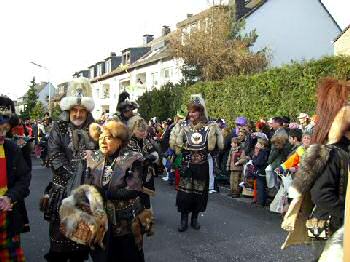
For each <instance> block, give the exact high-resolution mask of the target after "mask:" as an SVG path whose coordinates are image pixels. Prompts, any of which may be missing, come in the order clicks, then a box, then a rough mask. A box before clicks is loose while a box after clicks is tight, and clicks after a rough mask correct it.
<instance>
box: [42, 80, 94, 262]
mask: <svg viewBox="0 0 350 262" xmlns="http://www.w3.org/2000/svg"><path fill="white" fill-rule="evenodd" d="M94 106H95V104H94V100H93V99H92V97H91V86H90V82H89V80H88V79H86V78H77V79H74V80H73V81H71V82H70V83H69V86H68V90H67V96H66V97H64V98H62V100H61V101H60V107H61V110H62V111H63V112H62V114H61V115H60V119H61V120H60V121H58V122H57V123H55V124H54V126H53V128H52V130H51V132H50V135H49V140H48V153H49V163H50V166H51V168H52V172H53V179H52V188H51V189H50V192H49V201H48V203H49V205H48V207H43V209H44V210H45V211H44V212H45V219H47V220H48V221H49V222H50V228H49V230H50V232H49V234H50V251H49V253H48V254H46V255H45V259H46V260H47V261H59V262H64V261H68V260H69V261H84V260H86V259H88V249H87V248H86V247H85V246H82V245H78V244H76V243H74V242H73V241H71V240H69V239H67V238H66V237H64V236H63V235H62V233H61V232H60V218H59V214H58V210H59V207H60V205H61V202H62V199H63V198H65V197H66V196H67V195H69V194H70V192H71V190H73V189H74V188H76V187H77V186H79V185H81V184H83V183H84V171H85V170H86V161H85V160H84V150H87V149H94V148H95V147H96V144H95V142H93V141H92V140H91V139H90V137H89V134H88V128H89V125H90V124H91V123H92V122H93V118H92V115H91V111H92V110H93V109H94ZM46 191H47V190H46Z"/></svg>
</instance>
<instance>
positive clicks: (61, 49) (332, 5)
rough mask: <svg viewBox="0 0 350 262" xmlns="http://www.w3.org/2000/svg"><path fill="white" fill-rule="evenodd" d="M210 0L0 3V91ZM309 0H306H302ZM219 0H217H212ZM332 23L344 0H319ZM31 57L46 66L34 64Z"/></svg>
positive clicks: (14, 93) (53, 73)
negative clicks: (325, 8) (328, 13)
mask: <svg viewBox="0 0 350 262" xmlns="http://www.w3.org/2000/svg"><path fill="white" fill-rule="evenodd" d="M212 1H213V0H176V1H174V0H172V1H170V0H148V1H145V0H127V1H123V0H99V1H95V0H31V1H28V0H20V1H2V3H1V4H0V32H1V41H0V43H1V44H0V46H1V48H0V59H1V61H0V70H1V71H0V72H1V76H2V79H1V87H0V94H1V93H3V94H7V95H9V96H10V97H11V98H17V97H18V96H22V95H23V94H24V93H25V92H26V90H27V88H28V85H29V82H30V80H31V79H32V77H33V76H35V77H36V80H37V81H47V80H50V81H52V82H53V83H54V84H55V85H56V84H58V83H60V82H63V81H68V80H70V79H71V77H72V74H73V73H74V72H76V71H79V70H82V69H86V68H87V67H88V66H90V65H92V64H95V63H96V62H98V61H101V60H103V59H105V58H106V57H108V56H109V54H110V52H116V53H117V54H119V53H120V51H121V50H122V49H124V48H127V47H131V46H138V45H141V44H142V35H143V34H154V35H155V37H157V36H159V35H160V33H161V27H162V25H169V26H171V29H172V30H173V29H174V28H175V24H176V23H177V22H179V21H181V20H183V19H185V18H186V14H188V13H197V12H199V11H201V10H203V9H205V8H207V7H208V6H209V4H210V3H212ZM306 1H309V0H306ZM216 2H219V0H216ZM323 2H324V4H325V5H326V6H327V8H328V9H329V11H330V12H331V13H332V15H333V16H334V18H335V19H336V21H337V22H338V24H339V25H340V26H341V27H342V28H344V27H346V26H347V25H348V24H350V15H349V10H350V1H349V0H323ZM31 61H33V62H35V63H38V64H41V65H43V66H45V67H46V68H48V69H49V70H45V69H43V68H38V67H35V66H34V65H32V64H30V62H31Z"/></svg>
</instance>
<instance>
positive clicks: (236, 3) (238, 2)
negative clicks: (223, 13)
mask: <svg viewBox="0 0 350 262" xmlns="http://www.w3.org/2000/svg"><path fill="white" fill-rule="evenodd" d="M229 6H230V8H231V10H232V12H233V14H234V17H235V20H238V19H240V18H242V17H243V16H244V15H245V13H246V8H245V0H230V2H229Z"/></svg>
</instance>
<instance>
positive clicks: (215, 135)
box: [208, 122, 224, 151]
mask: <svg viewBox="0 0 350 262" xmlns="http://www.w3.org/2000/svg"><path fill="white" fill-rule="evenodd" d="M208 128H209V134H208V150H209V151H212V150H214V149H215V147H216V146H217V147H218V149H219V150H223V149H224V137H223V135H222V132H221V129H220V128H219V126H218V124H216V123H214V122H213V123H210V124H209V126H208Z"/></svg>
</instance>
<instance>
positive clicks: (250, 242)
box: [22, 160, 312, 262]
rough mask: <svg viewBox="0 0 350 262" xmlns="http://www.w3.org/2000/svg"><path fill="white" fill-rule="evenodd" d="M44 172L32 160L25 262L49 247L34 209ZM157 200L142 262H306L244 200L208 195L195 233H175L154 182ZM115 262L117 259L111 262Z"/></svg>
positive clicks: (271, 221)
mask: <svg viewBox="0 0 350 262" xmlns="http://www.w3.org/2000/svg"><path fill="white" fill-rule="evenodd" d="M50 177H51V173H50V171H49V169H46V168H43V167H41V166H40V164H39V161H37V160H34V163H33V174H32V182H31V194H30V196H29V197H28V199H27V201H26V204H27V209H28V215H29V219H30V223H31V232H29V233H26V234H23V235H22V244H23V248H24V251H25V254H26V258H27V261H28V262H41V261H44V259H43V255H44V254H45V253H46V252H47V250H48V248H49V241H48V224H47V222H46V221H44V220H43V216H42V213H40V211H39V208H38V202H39V199H40V196H41V195H42V192H43V190H44V188H45V186H46V185H47V183H48V181H49V180H50ZM156 187H157V195H156V196H155V197H154V198H153V199H152V206H153V210H154V213H155V217H156V225H155V235H154V236H152V237H145V243H144V252H145V259H146V262H165V261H166V262H212V261H213V262H214V261H219V262H226V261H227V262H228V261H252V262H253V261H259V262H261V261H274V262H275V261H281V262H289V261H310V260H311V259H312V256H311V248H310V247H305V246H299V247H292V248H289V249H287V250H283V251H282V250H281V249H280V246H281V244H282V243H283V241H284V239H285V237H286V233H285V232H283V230H282V229H281V228H280V224H281V217H280V216H279V215H276V214H271V213H270V212H269V211H268V210H266V209H263V208H257V207H254V206H251V205H249V204H248V203H247V202H249V201H241V200H238V201H237V200H235V199H232V198H229V197H228V196H226V195H225V194H220V193H218V194H211V195H210V197H209V203H208V208H207V211H206V212H205V213H204V214H202V215H201V216H200V218H199V221H200V223H201V229H200V230H199V231H196V230H193V229H192V228H189V229H188V230H187V231H186V232H184V233H179V232H178V231H177V227H178V224H179V220H180V215H179V213H177V210H176V207H175V196H176V191H175V190H174V189H173V187H171V186H169V185H168V184H167V183H166V182H164V181H161V179H159V178H157V179H156ZM116 261H117V260H116Z"/></svg>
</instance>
